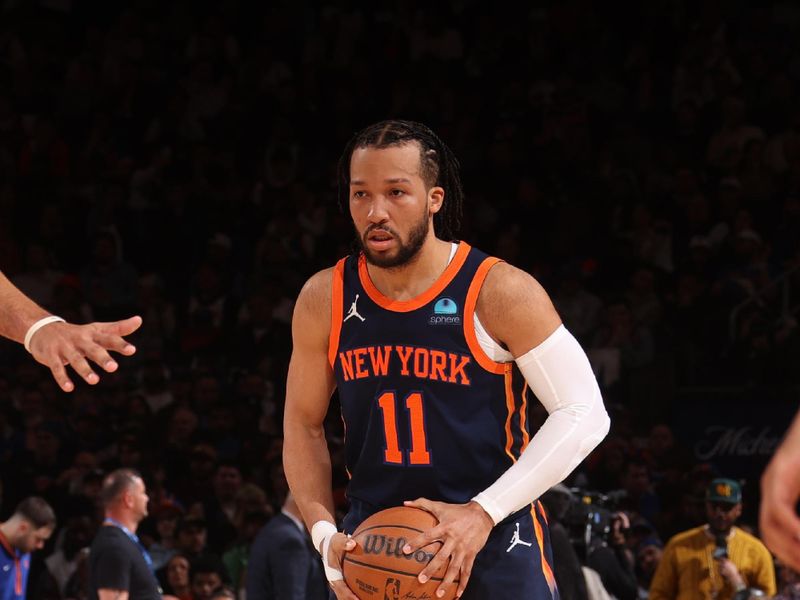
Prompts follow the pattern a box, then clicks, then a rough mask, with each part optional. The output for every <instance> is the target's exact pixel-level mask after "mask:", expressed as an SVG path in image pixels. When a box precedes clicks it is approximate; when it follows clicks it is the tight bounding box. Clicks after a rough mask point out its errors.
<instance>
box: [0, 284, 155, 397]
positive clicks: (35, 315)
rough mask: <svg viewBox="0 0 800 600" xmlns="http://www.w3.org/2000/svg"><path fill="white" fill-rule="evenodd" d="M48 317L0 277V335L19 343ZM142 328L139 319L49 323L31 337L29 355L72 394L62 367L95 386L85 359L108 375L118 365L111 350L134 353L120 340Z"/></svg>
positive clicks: (127, 354)
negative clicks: (69, 369) (32, 326)
mask: <svg viewBox="0 0 800 600" xmlns="http://www.w3.org/2000/svg"><path fill="white" fill-rule="evenodd" d="M49 315H50V313H48V312H47V311H46V310H44V309H43V308H42V307H40V306H39V305H38V304H36V303H35V302H34V301H33V300H31V299H30V298H28V297H27V296H26V295H25V294H23V293H22V292H21V291H20V290H19V289H17V288H16V286H14V284H13V283H11V281H9V280H8V278H7V277H6V276H5V275H3V273H0V335H2V336H3V337H7V338H8V339H10V340H13V341H15V342H20V343H22V342H23V340H24V339H25V334H26V333H27V332H28V329H30V327H31V325H33V324H34V323H36V322H37V321H39V320H40V319H42V318H44V317H47V316H49ZM141 324H142V319H141V317H131V318H129V319H125V320H123V321H116V322H113V323H90V324H88V325H73V324H71V323H63V322H58V323H50V324H48V325H45V326H44V327H42V328H41V329H39V330H38V331H36V333H34V334H33V337H32V338H31V340H30V352H31V354H32V355H33V358H35V359H36V361H37V362H39V363H41V364H43V365H45V366H46V367H49V368H50V371H51V372H52V373H53V378H54V379H55V380H56V382H57V383H58V385H59V386H61V389H62V390H64V391H65V392H71V391H72V390H73V389H75V386H74V384H73V383H72V381H71V380H70V378H69V376H68V375H67V371H66V369H65V368H64V367H65V365H71V366H72V368H73V369H75V371H76V372H77V373H78V374H79V375H80V376H81V377H83V379H84V380H85V381H86V382H87V383H89V384H95V383H97V382H98V381H99V380H100V378H99V377H98V376H97V374H96V373H95V372H94V370H93V369H92V367H91V366H90V365H89V362H88V361H87V358H88V359H89V360H91V361H93V362H95V363H96V364H98V365H99V366H101V367H102V368H103V369H105V370H106V371H107V372H109V373H111V372H113V371H116V370H117V366H118V365H117V363H116V361H115V360H114V359H112V358H111V356H110V355H109V354H108V351H109V350H113V351H115V352H119V353H120V354H123V355H125V356H130V355H131V354H133V353H134V352H136V348H134V347H133V346H132V345H131V344H129V343H128V342H126V341H125V339H123V336H126V335H130V334H131V333H133V332H134V331H136V330H137V329H139V327H140V326H141Z"/></svg>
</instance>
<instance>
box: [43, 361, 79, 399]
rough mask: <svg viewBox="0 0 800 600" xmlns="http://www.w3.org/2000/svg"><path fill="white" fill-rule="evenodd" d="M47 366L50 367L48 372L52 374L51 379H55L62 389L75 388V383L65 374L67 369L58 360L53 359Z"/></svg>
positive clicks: (70, 389) (69, 390) (68, 390)
mask: <svg viewBox="0 0 800 600" xmlns="http://www.w3.org/2000/svg"><path fill="white" fill-rule="evenodd" d="M48 366H49V367H50V372H51V373H52V374H53V379H55V380H56V383H57V384H58V385H59V387H61V389H62V390H64V391H65V392H71V391H72V390H74V389H75V384H74V383H72V380H71V379H70V378H69V376H68V375H67V370H66V369H65V368H64V365H63V364H62V363H61V361H60V360H54V361H52V362H51V363H50V364H49V365H48Z"/></svg>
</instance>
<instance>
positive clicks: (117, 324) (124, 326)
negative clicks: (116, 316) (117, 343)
mask: <svg viewBox="0 0 800 600" xmlns="http://www.w3.org/2000/svg"><path fill="white" fill-rule="evenodd" d="M95 325H96V326H97V329H98V330H99V331H102V332H104V333H111V334H115V335H122V336H124V335H130V334H132V333H133V332H134V331H136V330H137V329H139V327H141V326H142V317H140V316H138V315H137V316H135V317H130V318H128V319H123V320H122V321H114V322H112V323H95Z"/></svg>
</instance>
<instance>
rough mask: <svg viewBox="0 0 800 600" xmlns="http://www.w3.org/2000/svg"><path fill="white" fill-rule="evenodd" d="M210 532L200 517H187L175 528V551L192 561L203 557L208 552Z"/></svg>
mask: <svg viewBox="0 0 800 600" xmlns="http://www.w3.org/2000/svg"><path fill="white" fill-rule="evenodd" d="M207 540H208V530H207V529H206V522H205V520H204V519H201V518H200V517H196V516H193V515H187V516H186V517H184V518H183V519H181V520H180V521H178V525H177V527H176V528H175V549H176V550H177V551H178V552H179V553H181V554H184V555H186V556H188V557H189V559H190V560H194V559H195V558H197V557H199V556H202V555H203V554H204V553H205V551H206V544H207Z"/></svg>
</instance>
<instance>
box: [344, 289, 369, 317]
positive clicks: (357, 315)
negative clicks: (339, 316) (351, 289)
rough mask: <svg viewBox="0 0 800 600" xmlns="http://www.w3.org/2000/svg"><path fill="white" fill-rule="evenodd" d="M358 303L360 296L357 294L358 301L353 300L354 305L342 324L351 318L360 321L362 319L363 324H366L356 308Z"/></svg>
mask: <svg viewBox="0 0 800 600" xmlns="http://www.w3.org/2000/svg"><path fill="white" fill-rule="evenodd" d="M356 302H358V294H356V299H355V300H353V303H352V304H351V305H350V310H349V311H348V312H347V316H346V317H345V318H344V320H343V321H342V323H344V322H345V321H347V319H349V318H350V317H358V318H359V319H361V322H362V323H363V322H364V317H362V316H361V315H360V314H358V309H357V308H356Z"/></svg>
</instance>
